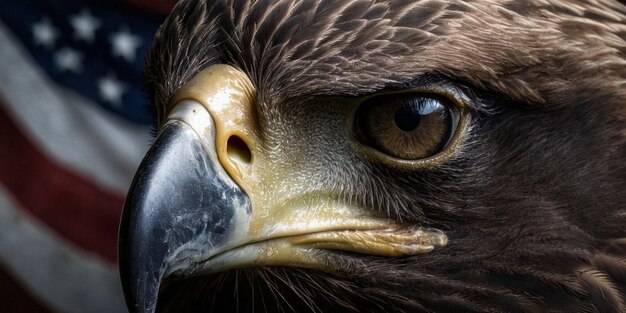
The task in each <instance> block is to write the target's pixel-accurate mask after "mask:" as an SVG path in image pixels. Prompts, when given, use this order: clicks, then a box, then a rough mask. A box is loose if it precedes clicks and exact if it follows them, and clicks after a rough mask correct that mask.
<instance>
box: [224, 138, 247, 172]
mask: <svg viewBox="0 0 626 313" xmlns="http://www.w3.org/2000/svg"><path fill="white" fill-rule="evenodd" d="M226 152H227V153H228V157H229V158H230V159H231V161H234V162H236V163H240V164H242V165H244V166H248V165H250V162H252V152H250V148H249V147H248V144H247V143H246V142H245V141H244V140H243V139H241V138H240V137H238V136H235V135H233V136H230V138H228V142H227V144H226Z"/></svg>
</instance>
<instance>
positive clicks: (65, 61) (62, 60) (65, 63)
mask: <svg viewBox="0 0 626 313" xmlns="http://www.w3.org/2000/svg"><path fill="white" fill-rule="evenodd" d="M82 60H83V57H82V56H81V55H80V52H78V51H76V50H74V49H72V48H68V47H65V48H63V49H61V50H59V51H58V52H56V53H55V54H54V62H55V63H56V65H57V67H58V68H59V69H60V70H62V71H68V72H74V73H75V74H78V73H80V72H81V71H82V69H83V64H82Z"/></svg>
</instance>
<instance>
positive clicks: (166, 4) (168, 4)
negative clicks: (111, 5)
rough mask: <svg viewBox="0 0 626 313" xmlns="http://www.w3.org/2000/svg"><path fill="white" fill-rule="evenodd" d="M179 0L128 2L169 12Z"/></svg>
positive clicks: (133, 0)
mask: <svg viewBox="0 0 626 313" xmlns="http://www.w3.org/2000/svg"><path fill="white" fill-rule="evenodd" d="M176 2H178V0H126V3H128V4H130V5H132V6H135V7H138V8H141V9H145V10H149V11H153V12H156V13H162V14H169V13H170V11H172V8H174V5H175V4H176Z"/></svg>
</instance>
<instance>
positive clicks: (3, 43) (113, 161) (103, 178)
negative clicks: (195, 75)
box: [0, 0, 176, 313]
mask: <svg viewBox="0 0 626 313" xmlns="http://www.w3.org/2000/svg"><path fill="white" fill-rule="evenodd" d="M175 2H176V0H106V1H95V0H87V1H78V0H66V1H61V0H0V312H8V313H16V312H19V313H21V312H109V313H111V312H112V313H115V312H126V309H125V306H124V300H123V298H122V292H121V287H120V283H119V278H118V273H117V265H116V259H117V253H116V241H117V238H116V237H117V228H118V222H119V218H120V213H121V209H122V205H123V201H124V196H125V194H126V191H127V189H128V186H129V185H130V182H131V180H132V177H133V175H134V172H135V170H136V168H137V167H138V165H139V162H140V161H141V159H142V157H143V154H144V153H145V151H146V150H147V149H148V146H149V144H150V140H151V131H150V130H151V127H152V124H153V117H152V115H151V113H150V110H149V103H148V97H147V96H146V94H145V93H144V90H143V83H142V69H143V55H144V53H145V52H146V50H147V49H148V48H149V46H150V44H151V42H152V37H153V36H154V33H155V31H156V29H157V27H158V26H159V25H160V24H161V23H162V22H163V20H164V19H165V16H166V15H167V13H168V12H169V11H170V10H171V8H172V7H173V5H174V3H175Z"/></svg>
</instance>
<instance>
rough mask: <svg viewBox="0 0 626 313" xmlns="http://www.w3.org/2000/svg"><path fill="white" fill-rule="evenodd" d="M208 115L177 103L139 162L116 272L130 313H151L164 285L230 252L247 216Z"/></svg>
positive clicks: (194, 105) (242, 196) (191, 105)
mask: <svg viewBox="0 0 626 313" xmlns="http://www.w3.org/2000/svg"><path fill="white" fill-rule="evenodd" d="M214 138H215V127H214V125H213V123H212V119H211V118H210V116H209V115H208V113H207V111H206V110H205V109H204V108H203V107H201V106H200V105H198V104H197V103H193V102H191V101H188V102H184V103H181V104H180V105H179V106H177V108H176V109H175V110H174V111H173V112H172V114H171V115H170V119H169V121H168V122H167V123H166V125H165V126H164V127H163V128H162V130H161V132H160V134H159V135H158V137H157V139H156V140H155V142H154V144H153V145H152V147H151V149H150V151H149V152H148V154H147V155H146V157H145V158H144V160H143V162H142V164H141V166H140V168H139V170H138V172H137V174H136V175H135V179H134V182H133V184H132V187H131V189H130V191H129V193H128V196H127V198H126V203H125V205H124V213H123V216H122V222H121V226H120V241H119V250H120V251H119V255H120V260H119V261H120V271H121V277H122V284H123V287H124V292H125V297H126V299H127V302H128V303H127V304H128V306H129V308H130V309H131V310H132V311H133V312H153V310H154V307H155V304H156V298H157V293H158V290H159V286H160V284H161V280H162V279H163V278H164V277H165V276H168V275H170V274H172V273H174V272H177V271H179V272H180V273H179V274H185V273H187V272H190V271H193V270H194V269H193V265H194V264H195V263H197V262H201V261H202V260H201V259H199V258H202V257H204V256H211V255H215V254H217V253H219V252H220V251H222V250H223V249H226V248H228V247H229V246H230V245H231V244H232V239H233V238H234V237H236V236H235V234H234V233H235V232H236V231H237V228H236V226H237V225H241V224H245V220H246V215H247V214H248V213H249V212H250V201H249V200H248V197H247V196H246V195H245V194H244V193H243V192H242V191H241V189H239V187H237V185H236V184H235V183H234V182H233V181H232V180H231V179H230V177H229V176H228V175H227V174H226V173H225V172H224V169H223V168H222V167H221V166H220V164H219V162H217V157H216V155H215V154H216V152H215V144H214V141H215V140H214Z"/></svg>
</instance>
